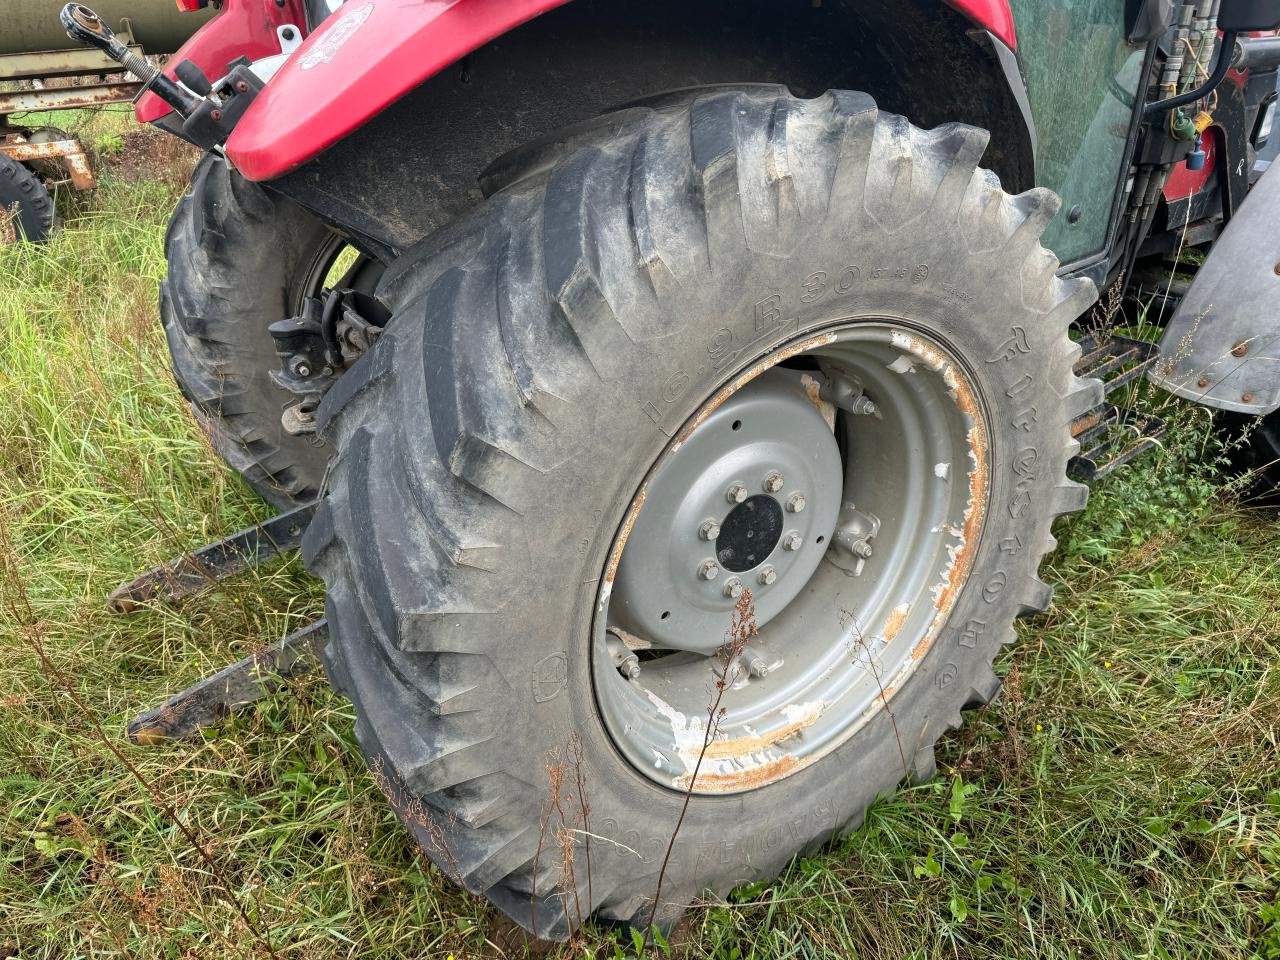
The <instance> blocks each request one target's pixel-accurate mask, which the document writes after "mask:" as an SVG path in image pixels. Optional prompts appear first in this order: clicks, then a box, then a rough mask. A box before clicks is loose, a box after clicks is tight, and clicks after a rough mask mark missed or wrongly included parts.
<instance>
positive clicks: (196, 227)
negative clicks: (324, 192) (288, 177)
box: [160, 154, 341, 509]
mask: <svg viewBox="0 0 1280 960" xmlns="http://www.w3.org/2000/svg"><path fill="white" fill-rule="evenodd" d="M340 246H341V243H340V242H339V241H338V240H337V238H336V237H335V235H334V234H333V233H332V231H330V230H329V229H328V228H327V227H326V226H325V225H324V224H323V223H321V222H320V221H319V220H317V219H316V218H315V217H314V216H312V215H311V214H309V213H308V212H307V211H305V210H303V209H302V208H301V207H299V206H298V205H297V204H295V203H293V202H292V201H290V200H287V199H285V198H283V197H281V196H279V195H278V194H274V193H271V192H270V191H268V190H265V189H263V188H262V187H260V186H258V185H257V184H255V183H250V182H249V181H247V180H245V179H244V178H242V177H241V176H240V175H239V174H237V173H236V172H235V171H234V170H232V169H231V167H230V166H228V165H227V163H226V162H225V161H224V160H222V159H221V158H220V157H217V156H215V155H213V154H210V155H208V156H206V157H205V158H204V159H203V160H202V161H201V162H200V164H199V165H198V166H197V167H196V170H195V172H194V174H192V178H191V189H190V191H189V192H188V193H187V195H186V196H185V197H183V199H182V200H181V202H180V203H179V204H178V208H177V210H175V211H174V214H173V218H172V220H171V221H170V222H169V230H168V233H167V234H166V237H165V256H166V258H167V260H168V266H169V271H168V275H167V276H166V277H165V280H164V282H163V283H162V284H161V286H160V319H161V322H162V323H163V324H164V332H165V337H166V339H167V340H168V343H169V353H170V357H171V359H172V364H173V376H174V379H175V380H176V381H177V383H178V387H179V389H181V390H182V393H183V396H185V397H186V398H187V400H188V401H189V402H190V404H191V410H192V413H193V414H194V415H195V418H196V421H197V422H198V423H199V425H200V427H201V429H203V430H204V432H205V434H206V435H207V436H208V438H209V440H210V442H211V444H212V445H213V448H214V449H215V450H216V451H217V452H218V453H219V454H220V455H221V456H222V458H223V459H224V460H226V461H227V463H228V464H230V465H231V467H232V468H233V469H235V470H236V471H237V472H239V473H240V474H241V475H243V476H244V478H245V480H246V481H248V483H249V485H250V486H251V487H253V489H254V490H256V491H257V492H258V494H259V495H260V496H262V498H263V499H265V500H267V501H268V502H270V503H272V504H274V505H275V506H277V507H280V508H281V509H288V508H290V507H295V506H298V505H299V504H302V503H308V502H310V501H312V500H314V499H315V497H316V495H317V493H318V492H319V489H320V481H321V478H322V477H323V476H324V470H325V464H326V463H327V462H328V454H329V450H328V447H327V446H325V444H324V443H323V442H322V441H321V440H320V439H319V438H317V437H316V436H314V435H294V434H290V433H289V432H287V431H286V430H285V429H284V426H283V424H282V422H281V419H280V417H281V414H282V413H283V412H284V409H285V407H287V406H289V405H290V404H292V403H296V402H297V399H298V398H297V397H294V396H293V395H291V394H289V393H286V392H285V391H283V390H281V389H280V388H279V387H277V386H276V385H275V383H273V382H272V380H271V371H272V370H276V369H279V366H280V360H279V357H278V356H277V355H276V350H275V342H274V341H273V340H272V338H271V335H270V334H269V333H268V332H267V327H268V326H270V325H271V324H272V323H275V322H276V321H277V320H283V319H284V318H286V317H289V316H293V315H295V313H296V311H297V310H298V307H299V305H300V303H301V300H302V298H303V297H305V296H308V295H312V294H314V293H315V292H317V285H318V282H319V281H321V280H323V276H322V275H320V274H322V273H323V267H324V264H325V263H326V262H330V261H331V260H332V258H333V257H334V256H335V255H336V251H337V249H338V248H340ZM318 275H319V276H318ZM317 277H318V279H317Z"/></svg>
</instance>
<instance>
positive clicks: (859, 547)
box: [853, 540, 871, 560]
mask: <svg viewBox="0 0 1280 960" xmlns="http://www.w3.org/2000/svg"><path fill="white" fill-rule="evenodd" d="M853 552H854V553H856V554H857V555H858V556H860V557H862V559H864V560H865V559H866V558H867V557H869V556H871V544H869V543H867V541H865V540H855V541H854V542H853Z"/></svg>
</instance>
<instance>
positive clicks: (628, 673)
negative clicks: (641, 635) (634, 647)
mask: <svg viewBox="0 0 1280 960" xmlns="http://www.w3.org/2000/svg"><path fill="white" fill-rule="evenodd" d="M618 672H619V673H620V674H622V675H623V676H624V677H626V678H627V679H628V680H634V679H636V678H637V677H638V676H640V658H639V657H637V656H636V655H635V653H634V652H633V653H628V654H627V655H626V656H625V657H623V658H622V662H621V663H620V664H618Z"/></svg>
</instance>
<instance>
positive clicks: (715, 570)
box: [698, 560, 720, 580]
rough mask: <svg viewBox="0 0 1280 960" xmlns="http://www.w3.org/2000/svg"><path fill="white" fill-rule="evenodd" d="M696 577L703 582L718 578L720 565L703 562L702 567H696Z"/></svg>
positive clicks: (708, 561) (707, 561)
mask: <svg viewBox="0 0 1280 960" xmlns="http://www.w3.org/2000/svg"><path fill="white" fill-rule="evenodd" d="M698 576H700V577H701V578H702V579H703V580H714V579H715V578H716V577H718V576H720V565H719V564H718V563H716V562H715V561H714V560H703V561H702V566H700V567H698Z"/></svg>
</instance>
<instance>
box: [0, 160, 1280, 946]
mask: <svg viewBox="0 0 1280 960" xmlns="http://www.w3.org/2000/svg"><path fill="white" fill-rule="evenodd" d="M174 201H175V196H174V194H173V193H172V191H171V190H170V188H167V187H164V186H159V185H156V184H152V183H123V182H117V181H111V180H110V179H109V178H108V179H107V180H106V182H105V183H104V186H103V188H102V189H101V190H100V191H99V193H98V195H97V196H96V198H95V199H94V202H93V203H92V204H90V205H89V207H88V212H84V213H81V214H80V215H78V217H76V218H75V219H73V220H71V221H70V222H69V223H68V225H67V229H66V230H64V231H63V233H62V234H61V235H60V236H59V237H58V238H57V239H56V240H55V241H54V242H53V243H51V244H49V245H47V246H45V247H42V248H39V249H31V248H19V247H9V248H4V249H0V534H2V535H0V552H2V553H3V556H4V564H3V565H2V566H0V576H3V578H4V582H3V601H4V602H3V608H2V609H0V760H2V761H3V763H2V764H0V956H10V955H13V954H12V953H10V952H7V951H18V952H17V955H18V956H21V957H23V958H37V957H40V958H46V957H47V958H73V957H130V958H153V957H154V958H188V957H193V958H194V957H234V956H249V955H261V951H259V950H256V949H255V938H254V936H253V935H252V933H251V932H250V931H249V930H248V929H247V928H246V925H245V923H244V921H243V920H242V919H241V918H240V916H239V915H238V913H237V911H236V909H235V907H234V903H233V900H232V894H234V897H235V898H236V899H237V900H238V901H239V902H240V903H241V904H243V905H244V906H245V907H246V909H247V911H248V913H249V915H250V919H251V921H252V923H253V925H254V926H255V927H257V928H259V929H261V930H265V931H267V936H268V937H269V939H270V942H271V943H272V945H273V947H274V949H275V951H276V952H277V954H278V955H279V956H281V957H306V958H308V960H313V958H315V960H319V958H328V957H362V958H363V957H414V958H417V957H433V958H434V957H446V956H448V955H449V954H451V953H452V954H453V955H454V956H455V957H457V958H458V960H461V958H463V957H490V956H494V957H497V956H507V957H520V956H526V955H528V954H529V953H531V952H532V951H533V950H534V948H532V947H529V946H528V945H526V944H525V943H524V942H523V941H522V940H520V938H518V937H516V936H514V935H513V932H512V930H511V927H510V925H509V924H507V923H506V922H504V921H502V920H501V919H500V918H499V916H498V915H497V914H496V912H495V911H493V910H491V909H489V908H488V907H487V906H486V904H485V903H484V902H483V901H481V900H479V899H476V898H473V897H471V896H469V895H466V894H463V893H460V892H459V891H458V890H456V889H454V888H453V887H452V886H451V885H450V884H449V883H448V882H447V881H445V880H444V879H443V878H442V877H441V875H440V874H439V873H438V872H437V871H436V870H435V869H434V868H433V867H431V866H430V865H429V864H426V863H425V862H424V861H423V860H422V859H420V858H419V857H418V856H417V854H416V853H415V851H414V849H413V848H412V847H411V845H410V843H409V841H408V840H407V839H406V836H405V835H404V834H403V833H402V832H401V830H400V829H399V827H398V826H397V824H396V821H395V818H394V816H393V815H392V814H391V812H390V811H389V809H388V807H387V805H386V803H385V802H384V800H383V798H382V796H381V794H380V793H379V792H378V790H377V789H376V787H375V786H374V784H373V782H372V780H371V778H370V777H369V776H368V775H367V774H366V771H365V768H364V764H363V762H362V760H361V758H360V756H359V753H358V751H357V749H356V747H355V745H354V741H353V738H352V733H351V728H352V711H351V706H350V704H349V703H347V702H346V701H345V700H343V699H341V698H339V697H338V696H336V695H335V694H333V693H332V692H330V691H329V690H328V688H327V686H326V685H325V683H324V680H323V679H322V678H321V677H319V676H313V677H309V678H304V679H302V680H299V681H296V682H294V683H292V684H291V686H290V688H289V691H288V692H287V693H282V694H279V695H277V696H275V697H274V698H272V699H270V700H268V701H267V702H266V703H264V704H263V705H261V706H260V708H259V709H257V710H254V711H250V712H248V713H246V714H244V715H242V716H240V717H238V718H237V719H235V720H234V721H232V722H230V723H228V724H227V725H226V726H224V727H223V728H222V729H221V730H220V731H218V732H217V733H215V734H213V735H211V736H209V737H208V738H207V739H206V740H205V741H204V742H203V743H200V744H198V745H196V746H195V747H194V748H189V747H184V746H174V747H155V748H138V747H130V746H128V745H127V743H125V741H124V739H123V730H124V724H125V722H126V721H127V719H128V718H129V717H130V716H132V715H133V714H134V713H136V712H138V711H139V710H141V709H144V708H146V707H149V706H153V705H154V704H156V703H157V702H159V701H160V700H161V699H163V698H164V696H166V695H167V694H168V693H170V692H173V691H174V690H177V689H179V688H181V687H182V686H184V685H186V684H188V683H190V682H192V681H194V680H196V679H197V678H199V677H200V676H202V675H204V674H206V673H208V672H211V671H212V670H214V669H216V668H218V667H220V666H222V665H224V664H226V663H228V662H230V661H231V660H233V659H237V658H239V657H242V656H244V655H246V654H247V653H248V652H249V651H251V650H253V649H254V648H256V647H257V646H259V645H261V644H263V643H266V642H270V641H271V640H274V639H276V638H278V637H279V636H281V635H282V634H283V633H284V632H286V631H288V630H289V629H292V628H294V627H296V626H298V625H300V624H302V623H304V622H306V621H307V620H308V619H309V618H311V617H314V616H315V615H316V614H317V613H318V612H319V610H320V608H321V590H320V588H319V586H318V585H317V584H316V583H314V582H313V581H311V580H309V579H308V578H307V577H306V576H305V574H304V573H303V572H302V571H301V569H300V567H299V565H298V562H297V561H296V560H290V561H288V562H284V563H280V564H277V565H275V566H273V567H269V568H267V569H265V570H261V571H258V572H256V573H253V574H249V575H246V576H243V577H240V578H238V579H236V580H234V581H232V582H230V583H227V584H226V585H224V586H222V587H220V588H219V589H217V590H215V591H213V592H210V593H208V594H205V595H203V596H200V597H197V598H194V599H192V600H190V601H188V602H186V603H185V604H183V605H182V606H181V607H179V608H177V609H172V610H163V609H156V610H152V611H147V612H144V613H141V614H139V615H137V616H134V617H131V618H123V619H122V618H113V617H111V616H109V615H108V614H107V613H106V612H105V610H104V607H103V598H104V596H105V594H106V593H107V591H108V590H109V589H110V588H111V587H113V586H114V585H115V584H116V583H117V582H119V581H122V580H124V579H127V578H128V577H130V576H132V575H133V574H135V573H136V572H137V571H138V570H140V569H142V568H144V567H147V566H149V565H151V564H154V563H156V562H158V561H160V560H162V559H164V558H167V557H169V556H171V555H173V554H175V553H177V552H179V551H180V550H181V549H183V548H185V547H189V546H192V545H195V544H199V543H202V542H204V541H206V540H208V539H211V538H214V537H216V536H218V535H219V534H222V533H225V532H229V531H231V530H234V529H236V528H238V527H240V526H242V525H244V524H246V523H249V522H251V521H253V520H255V519H259V518H262V517H264V516H266V515H267V512H268V511H267V508H266V507H265V506H264V505H263V504H262V503H260V502H259V501H257V500H256V499H255V498H254V497H253V495H252V494H250V493H249V492H248V491H247V489H246V488H245V487H244V485H243V484H242V483H240V482H239V480H238V479H237V478H236V477H234V476H233V475H232V474H230V472H229V471H228V470H227V469H226V468H224V467H223V466H221V465H220V463H219V462H218V460H217V459H216V457H215V456H214V455H213V454H212V453H211V452H210V450H209V448H208V447H207V445H206V444H205V443H204V441H203V440H202V438H201V435H200V433H199V431H198V430H197V428H196V427H195V425H194V424H193V422H192V420H191V419H190V417H189V416H188V414H187V412H186V409H185V407H184V405H183V403H182V402H181V400H180V398H179V396H178V393H177V391H176V389H175V388H174V387H173V385H172V383H171V381H170V379H169V375H168V372H167V365H166V355H165V350H164V344H163V337H162V335H161V332H160V328H159V324H158V322H157V321H156V315H155V313H156V311H155V295H156V285H157V283H158V281H159V279H160V277H161V275H162V273H163V269H164V267H163V260H162V250H161V244H162V236H163V227H164V223H165V221H166V219H167V216H168V212H169V210H170V209H171V208H172V205H173V203H174ZM1166 412H1170V413H1172V414H1174V415H1175V418H1176V419H1177V420H1178V421H1179V422H1178V424H1177V426H1176V429H1175V430H1174V431H1173V433H1172V438H1171V439H1170V441H1169V442H1168V443H1167V444H1166V445H1165V447H1164V448H1163V449H1162V450H1160V451H1159V452H1158V453H1157V454H1155V455H1154V456H1151V457H1149V458H1147V459H1146V460H1143V461H1140V462H1139V463H1138V464H1137V465H1135V467H1134V468H1132V469H1131V470H1129V471H1128V472H1121V473H1120V474H1118V475H1116V476H1115V477H1113V478H1112V479H1110V480H1109V481H1108V482H1105V483H1103V484H1101V485H1100V486H1099V487H1098V488H1097V489H1096V491H1095V494H1094V499H1093V502H1092V504H1091V506H1090V508H1089V511H1088V512H1087V513H1086V514H1084V515H1083V516H1082V517H1079V518H1077V519H1075V520H1074V521H1072V522H1070V523H1068V524H1064V525H1063V526H1062V527H1060V529H1059V536H1060V539H1061V546H1060V548H1059V549H1058V551H1057V553H1056V554H1055V555H1054V556H1053V557H1052V558H1051V560H1050V563H1049V565H1048V568H1047V571H1046V574H1047V576H1048V577H1049V579H1050V580H1052V581H1053V582H1054V583H1055V584H1057V586H1058V594H1057V600H1056V603H1055V605H1054V608H1053V610H1052V611H1051V612H1050V613H1049V614H1048V615H1047V616H1044V617H1040V618H1038V619H1036V620H1033V621H1029V622H1025V623H1024V624H1023V625H1022V626H1021V628H1020V629H1019V632H1018V640H1017V642H1016V643H1015V644H1014V645H1013V646H1011V647H1010V648H1009V649H1008V650H1007V651H1006V652H1005V653H1004V655H1003V656H1002V657H1001V658H1000V660H999V662H998V671H999V673H1000V674H1001V675H1002V676H1003V677H1004V678H1005V681H1006V684H1005V693H1004V695H1003V697H1002V699H1001V700H999V701H998V702H997V704H996V705H994V706H992V707H990V708H987V709H984V710H982V711H980V712H977V713H973V714H970V715H969V716H968V722H967V723H966V725H965V727H964V728H963V729H962V730H960V731H958V732H956V733H954V734H951V735H949V736H948V737H947V738H946V739H945V740H944V741H943V744H942V745H941V749H940V755H939V759H940V764H941V766H940V769H941V775H940V776H939V777H938V779H937V780H936V781H934V782H932V783H929V784H925V785H923V786H918V787H914V788H911V789H906V790H903V791H902V792H900V793H899V794H897V795H896V796H895V797H894V798H892V799H889V800H886V801H883V802H881V803H880V804H878V805H877V806H876V807H875V808H874V809H873V810H872V811H871V812H870V814H869V815H868V817H867V821H866V824H865V825H864V826H863V828H862V829H860V830H859V831H858V832H857V833H856V834H854V835H853V836H851V837H849V838H848V839H846V840H843V841H841V842H839V843H838V844H836V845H834V846H833V847H832V848H831V849H829V850H828V851H827V852H825V853H824V854H822V855H821V856H819V857H815V858H811V859H803V860H800V861H798V862H796V863H795V864H794V865H793V866H792V867H791V868H790V869H789V870H788V871H787V873H786V874H785V875H784V876H783V877H781V878H780V879H778V880H777V881H776V882H774V883H771V884H758V885H755V886H753V887H750V888H748V889H745V890H742V891H739V892H738V893H737V894H736V895H735V896H734V897H733V898H732V902H730V903H726V904H709V905H703V906H699V907H695V909H693V910H692V911H691V913H690V917H689V920H688V922H687V923H685V924H684V925H682V927H681V928H680V929H679V930H678V931H677V934H676V936H675V937H674V938H673V944H672V947H671V953H672V954H673V955H676V956H682V957H689V958H702V957H716V958H725V960H729V958H746V957H758V958H782V957H798V958H808V957H859V958H908V957H910V958H917V957H918V958H925V957H964V958H969V957H973V958H978V957H983V958H986V957H1053V958H1093V957H1099V958H1102V957H1106V958H1110V957H1117V958H1119V957H1152V958H1178V960H1182V958H1189V957H1215V958H1216V957H1222V958H1233V957H1238V958H1254V957H1256V958H1260V960H1276V958H1280V746H1278V744H1277V736H1278V731H1277V727H1278V725H1280V523H1277V522H1276V517H1275V516H1274V513H1266V512H1263V511H1260V510H1249V509H1245V508H1243V507H1241V506H1239V505H1236V504H1235V503H1233V502H1232V500H1231V499H1230V498H1229V497H1228V496H1226V495H1225V494H1224V492H1223V491H1222V490H1221V489H1220V488H1219V487H1218V486H1217V485H1216V481H1215V480H1214V478H1213V475H1212V473H1211V470H1210V467H1209V466H1206V465H1205V464H1206V463H1207V462H1209V461H1212V460H1213V459H1214V457H1215V449H1216V448H1215V446H1214V444H1213V442H1212V441H1211V440H1210V439H1209V431H1208V427H1207V420H1206V418H1205V416H1204V415H1203V413H1202V412H1201V411H1198V410H1194V409H1189V408H1182V407H1171V408H1169V410H1168V411H1166ZM28 605H29V606H28ZM37 645H38V646H40V647H42V648H43V649H44V650H45V651H46V652H47V656H48V660H49V664H48V665H45V664H42V663H41V662H40V659H39V658H38V656H37V654H36V646H37ZM49 666H52V667H53V668H54V670H55V671H56V674H55V673H53V672H51V671H50V669H49ZM60 676H61V677H65V678H66V685H64V684H63V682H62V681H61V680H60V679H59V677H60ZM68 686H69V687H70V689H68ZM73 691H74V693H75V694H77V696H78V698H79V699H80V700H81V701H82V702H83V704H84V706H85V707H87V710H88V712H87V713H86V712H85V711H84V710H81V709H80V707H79V706H78V705H77V703H76V702H75V701H74V700H73V699H72V696H71V693H72V692H73ZM102 735H105V737H107V738H110V739H111V741H112V742H113V743H115V744H118V745H119V746H120V748H121V749H122V751H123V752H124V754H125V756H126V757H127V758H128V759H129V760H130V761H131V762H132V763H133V764H135V765H136V767H137V769H138V771H139V772H140V773H141V774H142V776H143V777H144V778H145V779H146V780H147V781H148V782H149V784H150V788H147V787H144V786H143V785H141V784H140V783H139V782H137V780H135V779H134V778H133V777H132V776H131V775H130V773H129V772H128V771H127V770H126V769H125V767H124V766H122V764H121V762H120V761H119V759H118V758H117V757H116V756H115V755H114V754H113V753H112V752H111V751H110V750H109V749H108V748H107V746H106V745H105V744H104V742H103V739H102ZM153 791H154V793H153ZM158 801H160V802H158ZM166 808H171V809H172V810H174V811H176V815H177V816H179V817H180V818H181V819H182V821H183V823H184V824H185V825H187V826H188V827H189V828H190V829H191V830H192V831H194V832H195V833H196V834H197V835H198V836H199V838H200V840H201V843H202V844H203V845H204V846H205V848H206V850H207V852H208V854H209V856H210V858H211V860H212V861H213V863H214V864H215V866H216V871H215V870H213V869H211V868H210V867H209V866H208V864H207V863H206V862H205V861H204V860H203V859H202V858H201V857H199V856H198V855H197V853H196V852H195V851H194V850H193V848H192V847H191V845H190V843H189V842H188V841H187V839H186V838H185V837H184V835H183V834H182V832H181V831H179V830H178V829H177V827H176V825H175V824H174V823H173V822H172V821H171V820H170V819H169V816H168V814H167V813H166ZM228 891H230V892H228ZM614 937H615V934H612V933H611V932H609V931H603V930H592V931H589V932H588V935H587V938H586V942H585V944H583V945H579V946H578V947H577V948H575V949H576V954H575V955H590V956H594V957H612V956H615V952H619V953H620V952H622V951H623V950H624V949H625V948H624V947H623V946H621V945H619V944H621V943H622V941H618V944H615V942H614ZM627 942H629V941H627ZM570 954H571V951H570V950H569V948H564V947H557V948H552V955H557V956H560V955H563V956H568V955H570Z"/></svg>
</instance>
